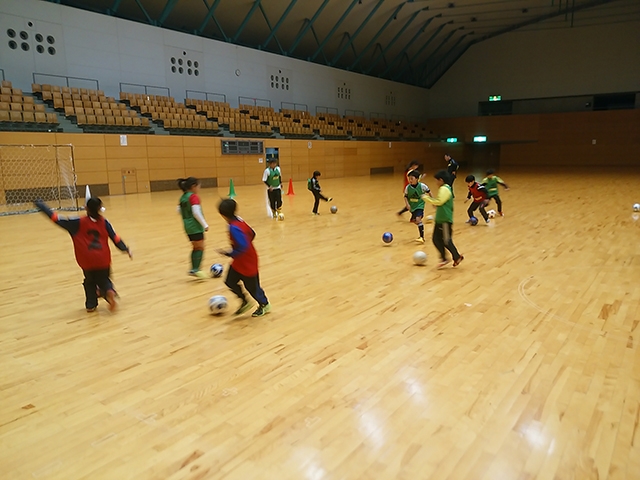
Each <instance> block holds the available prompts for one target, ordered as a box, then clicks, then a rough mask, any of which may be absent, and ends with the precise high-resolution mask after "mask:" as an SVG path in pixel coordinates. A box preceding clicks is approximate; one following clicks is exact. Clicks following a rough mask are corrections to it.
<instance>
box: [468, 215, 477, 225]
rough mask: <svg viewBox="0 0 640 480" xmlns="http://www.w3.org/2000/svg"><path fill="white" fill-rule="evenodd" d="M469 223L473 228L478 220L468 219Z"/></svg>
mask: <svg viewBox="0 0 640 480" xmlns="http://www.w3.org/2000/svg"><path fill="white" fill-rule="evenodd" d="M469 223H470V224H471V225H473V226H474V227H475V226H476V225H477V224H478V219H477V218H476V217H471V218H470V219H469Z"/></svg>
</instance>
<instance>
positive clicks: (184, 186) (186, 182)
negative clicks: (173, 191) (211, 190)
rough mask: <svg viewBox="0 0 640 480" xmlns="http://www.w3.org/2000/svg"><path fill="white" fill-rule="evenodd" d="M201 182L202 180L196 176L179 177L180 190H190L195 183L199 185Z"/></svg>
mask: <svg viewBox="0 0 640 480" xmlns="http://www.w3.org/2000/svg"><path fill="white" fill-rule="evenodd" d="M199 183H200V181H199V180H198V179H197V178H196V177H187V178H179V179H178V186H179V187H180V190H182V191H183V192H188V191H189V190H191V189H192V188H193V187H194V186H195V185H198V184H199Z"/></svg>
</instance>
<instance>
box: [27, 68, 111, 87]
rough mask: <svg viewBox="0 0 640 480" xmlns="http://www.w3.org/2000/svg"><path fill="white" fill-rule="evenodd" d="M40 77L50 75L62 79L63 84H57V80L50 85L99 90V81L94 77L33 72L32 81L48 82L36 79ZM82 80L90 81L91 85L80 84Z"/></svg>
mask: <svg viewBox="0 0 640 480" xmlns="http://www.w3.org/2000/svg"><path fill="white" fill-rule="evenodd" d="M40 77H51V78H53V79H60V78H62V79H64V82H65V84H64V85H58V83H59V82H57V81H56V82H54V83H51V85H58V86H64V87H76V88H87V89H89V90H100V82H99V81H98V80H96V79H95V78H83V77H70V76H67V75H54V74H52V73H35V72H34V73H33V83H40V84H42V83H44V84H47V83H50V81H38V80H40ZM83 82H87V83H90V84H91V86H87V85H84V84H82V83H83Z"/></svg>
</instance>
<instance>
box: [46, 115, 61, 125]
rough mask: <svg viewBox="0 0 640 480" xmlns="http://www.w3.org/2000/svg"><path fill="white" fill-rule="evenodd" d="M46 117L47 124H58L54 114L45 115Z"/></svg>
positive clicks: (56, 116)
mask: <svg viewBox="0 0 640 480" xmlns="http://www.w3.org/2000/svg"><path fill="white" fill-rule="evenodd" d="M45 115H46V117H47V123H58V115H56V114H55V113H45Z"/></svg>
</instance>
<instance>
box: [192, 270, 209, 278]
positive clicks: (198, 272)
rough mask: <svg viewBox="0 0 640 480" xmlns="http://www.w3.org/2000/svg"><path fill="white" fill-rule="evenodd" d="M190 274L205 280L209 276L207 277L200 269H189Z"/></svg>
mask: <svg viewBox="0 0 640 480" xmlns="http://www.w3.org/2000/svg"><path fill="white" fill-rule="evenodd" d="M189 275H190V276H192V277H196V278H199V279H201V280H204V279H205V278H209V277H207V274H206V273H204V272H201V271H200V270H189Z"/></svg>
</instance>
